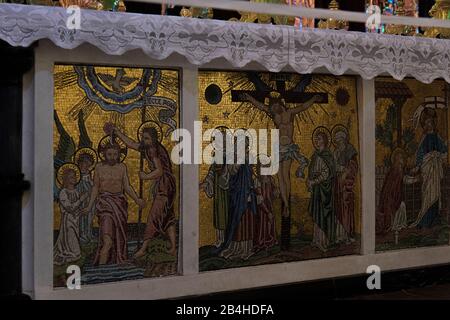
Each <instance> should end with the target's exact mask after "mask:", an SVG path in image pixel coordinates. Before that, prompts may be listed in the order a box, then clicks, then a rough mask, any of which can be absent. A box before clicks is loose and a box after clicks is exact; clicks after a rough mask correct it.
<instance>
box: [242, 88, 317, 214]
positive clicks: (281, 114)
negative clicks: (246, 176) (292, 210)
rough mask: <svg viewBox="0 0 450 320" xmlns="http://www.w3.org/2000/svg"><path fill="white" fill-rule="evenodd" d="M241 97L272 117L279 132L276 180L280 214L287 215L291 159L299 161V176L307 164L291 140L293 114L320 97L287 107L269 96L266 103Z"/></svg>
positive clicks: (306, 107)
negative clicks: (278, 160) (281, 205)
mask: <svg viewBox="0 0 450 320" xmlns="http://www.w3.org/2000/svg"><path fill="white" fill-rule="evenodd" d="M242 98H243V100H245V101H248V102H250V103H251V104H253V105H254V106H255V107H256V108H258V109H259V110H261V111H264V112H265V113H266V114H267V115H268V116H269V117H270V118H271V119H272V121H273V123H274V124H275V127H276V128H277V129H278V130H279V132H280V149H279V150H280V169H279V171H278V182H279V185H280V186H279V187H280V196H281V201H282V202H283V212H282V215H283V216H284V217H288V216H289V196H290V194H291V177H290V172H291V164H292V160H296V161H298V162H299V163H300V167H299V168H298V170H297V173H296V174H297V176H299V177H304V173H303V170H304V169H305V168H306V166H307V165H308V160H307V159H306V157H305V156H304V155H302V154H301V153H300V150H299V147H298V145H297V144H295V143H294V140H293V135H294V120H295V116H296V115H297V114H298V113H300V112H302V111H305V110H306V109H308V108H309V107H311V105H312V104H313V103H315V102H321V101H322V97H321V96H320V95H315V96H313V97H312V98H311V99H310V100H309V101H307V102H306V103H303V104H302V105H300V106H298V107H295V108H287V107H286V106H285V104H284V102H283V100H282V99H280V98H270V99H269V103H268V105H266V104H264V103H262V102H260V101H258V100H256V99H255V98H253V97H252V96H251V95H249V94H248V93H244V94H243V96H242Z"/></svg>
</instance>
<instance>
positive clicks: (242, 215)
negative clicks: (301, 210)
mask: <svg viewBox="0 0 450 320" xmlns="http://www.w3.org/2000/svg"><path fill="white" fill-rule="evenodd" d="M349 139H350V137H349V132H348V130H347V129H346V127H345V126H343V125H336V126H335V127H334V128H333V130H332V131H331V132H330V131H329V130H328V129H327V128H325V127H318V128H316V129H315V130H314V133H313V135H312V143H313V146H314V148H315V151H314V153H313V155H312V156H311V158H310V159H306V158H305V159H306V161H307V162H308V163H309V168H308V169H309V170H308V175H307V177H306V184H307V189H308V191H309V192H310V194H311V197H310V200H309V206H308V211H309V214H310V216H311V217H312V220H313V222H314V231H313V240H312V245H314V246H315V247H317V248H319V249H320V250H321V251H323V252H326V251H327V250H328V249H329V248H330V247H331V246H333V245H335V244H336V243H351V242H353V241H354V240H355V193H354V186H355V181H356V176H357V172H358V160H357V158H358V154H357V151H356V150H355V148H354V147H353V145H352V144H351V143H350V141H349ZM332 142H333V144H334V150H333V151H331V150H330V146H331V144H332ZM280 158H281V159H280V161H281V162H283V161H285V160H283V158H282V157H280ZM224 162H225V161H224ZM260 166H261V164H260V163H259V162H258V164H257V165H250V164H249V163H247V162H246V163H244V164H225V163H224V164H217V163H215V164H212V165H211V166H210V168H209V170H208V173H207V175H206V177H205V178H204V180H203V182H202V183H201V184H200V187H201V189H202V190H203V191H204V192H205V193H206V195H207V196H208V197H210V198H213V224H214V228H215V231H216V243H215V247H216V249H215V250H214V251H213V253H215V254H218V255H219V256H222V257H224V258H227V259H233V258H241V259H248V258H249V257H251V256H252V255H253V254H255V253H256V252H258V251H260V250H267V249H269V248H271V247H273V246H274V245H276V244H277V243H278V241H277V236H276V226H275V212H274V200H275V198H276V197H277V196H278V195H279V192H278V190H279V186H277V184H276V180H275V179H274V177H273V176H270V175H261V174H260ZM280 167H281V163H280ZM279 183H280V182H279V181H278V185H279Z"/></svg>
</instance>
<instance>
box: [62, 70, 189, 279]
mask: <svg viewBox="0 0 450 320" xmlns="http://www.w3.org/2000/svg"><path fill="white" fill-rule="evenodd" d="M54 79H55V91H54V92H55V94H54V135H53V136H54V249H53V263H54V286H65V285H66V276H67V275H66V269H67V266H69V265H77V266H79V267H80V269H81V283H82V284H93V283H102V282H111V281H119V280H130V279H140V278H144V277H159V276H167V275H173V274H177V273H178V229H179V227H178V221H179V219H180V215H179V196H180V195H179V185H180V181H179V167H178V166H176V165H173V164H172V162H171V161H170V157H169V153H170V149H171V148H172V143H173V142H171V140H170V133H171V132H173V130H175V129H176V128H178V127H179V101H180V78H179V71H177V70H169V69H152V68H123V67H99V66H73V65H56V66H55V67H54Z"/></svg>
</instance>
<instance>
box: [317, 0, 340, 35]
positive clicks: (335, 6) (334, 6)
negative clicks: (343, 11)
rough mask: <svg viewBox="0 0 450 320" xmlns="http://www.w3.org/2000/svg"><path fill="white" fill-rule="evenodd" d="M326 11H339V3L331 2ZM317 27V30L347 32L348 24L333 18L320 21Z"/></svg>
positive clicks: (334, 0)
mask: <svg viewBox="0 0 450 320" xmlns="http://www.w3.org/2000/svg"><path fill="white" fill-rule="evenodd" d="M328 9H330V10H335V11H337V10H339V3H338V2H337V1H336V0H331V2H330V4H329V5H328ZM317 26H318V27H319V29H334V30H341V29H344V30H347V29H348V22H347V21H345V20H336V19H333V18H329V19H326V20H320V21H319V23H318V25H317Z"/></svg>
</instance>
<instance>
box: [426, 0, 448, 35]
mask: <svg viewBox="0 0 450 320" xmlns="http://www.w3.org/2000/svg"><path fill="white" fill-rule="evenodd" d="M449 12H450V0H436V3H435V4H434V5H433V7H432V8H431V10H430V11H429V12H428V14H429V15H430V16H431V17H433V18H434V19H441V20H447V19H448V16H449ZM424 35H425V37H430V38H437V37H439V38H450V29H448V28H437V27H431V28H425V34H424Z"/></svg>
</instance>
